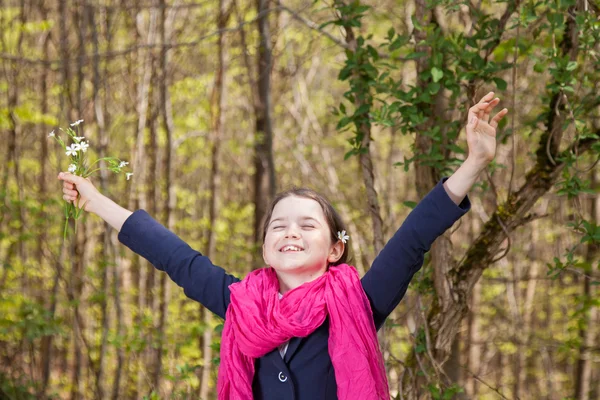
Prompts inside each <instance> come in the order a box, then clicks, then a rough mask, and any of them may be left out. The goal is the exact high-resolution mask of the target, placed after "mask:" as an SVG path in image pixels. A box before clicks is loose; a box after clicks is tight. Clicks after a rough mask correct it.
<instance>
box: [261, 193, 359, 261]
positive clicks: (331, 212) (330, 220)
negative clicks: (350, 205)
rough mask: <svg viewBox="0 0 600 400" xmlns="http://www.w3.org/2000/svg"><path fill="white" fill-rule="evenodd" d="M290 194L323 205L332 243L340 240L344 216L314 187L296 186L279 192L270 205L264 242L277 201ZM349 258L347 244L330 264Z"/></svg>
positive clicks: (264, 224) (343, 226) (264, 229)
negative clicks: (339, 233)
mask: <svg viewBox="0 0 600 400" xmlns="http://www.w3.org/2000/svg"><path fill="white" fill-rule="evenodd" d="M290 196H296V197H304V198H305V199H311V200H314V201H316V202H317V203H319V205H320V206H321V209H322V210H323V214H324V215H325V221H327V226H329V232H330V233H331V235H330V238H331V243H335V242H337V241H338V240H339V238H338V236H337V235H338V232H341V231H345V230H346V225H345V224H344V222H343V221H342V218H340V215H339V214H338V213H337V211H335V208H333V206H332V205H331V203H330V202H329V200H327V198H325V196H323V195H320V194H319V193H317V192H315V191H314V190H312V189H308V188H296V187H294V188H291V189H288V190H286V191H284V192H281V193H279V194H277V196H275V198H274V199H273V201H272V202H271V205H270V206H269V209H268V210H267V214H266V215H265V219H264V222H263V235H262V240H263V244H264V243H265V237H266V236H267V229H268V227H269V222H271V217H272V216H273V209H274V208H275V206H276V205H277V203H279V202H280V201H281V200H283V199H285V198H286V197H290ZM348 259H349V257H348V246H347V245H346V244H345V245H344V252H343V253H342V256H341V257H340V259H339V260H337V261H336V262H333V263H331V264H330V265H340V264H344V263H347V262H348Z"/></svg>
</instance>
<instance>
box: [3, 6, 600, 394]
mask: <svg viewBox="0 0 600 400" xmlns="http://www.w3.org/2000/svg"><path fill="white" fill-rule="evenodd" d="M0 5H1V8H0V66H1V67H0V68H1V74H0V135H1V136H0V137H1V139H2V140H0V157H1V159H2V162H1V163H0V200H1V201H0V205H1V207H2V213H1V214H0V263H1V264H0V360H1V361H0V398H2V399H71V400H76V399H141V398H144V399H192V398H193V399H214V398H215V382H216V372H217V366H218V362H219V358H218V355H219V353H218V349H219V339H220V329H221V327H222V325H221V321H219V320H217V318H215V317H214V316H212V315H211V314H210V313H209V312H207V311H206V310H205V309H204V308H202V307H201V306H200V305H199V304H197V303H194V302H193V301H191V300H189V299H186V298H185V296H184V295H183V293H182V292H181V290H180V289H179V288H178V287H177V286H176V285H175V284H173V283H172V282H171V281H170V280H168V278H167V277H166V275H165V274H163V273H160V272H158V271H155V269H154V268H153V267H152V266H151V265H149V264H148V263H147V262H146V261H145V260H144V259H142V258H140V257H139V256H136V255H135V254H133V253H132V252H131V251H129V250H128V249H127V248H125V247H124V246H123V245H121V244H119V242H118V240H117V238H116V232H115V231H113V230H111V229H110V228H109V227H108V226H107V225H105V224H104V223H102V221H101V220H100V219H99V218H97V217H95V216H88V217H87V218H86V219H85V222H81V221H80V222H79V225H78V230H77V234H76V235H73V233H72V231H71V234H70V236H69V237H68V238H67V240H66V241H64V240H63V235H62V229H63V222H64V216H63V211H62V202H63V201H62V198H61V196H62V191H61V182H60V181H58V180H57V179H56V176H57V174H58V172H59V171H65V170H66V169H67V166H68V159H67V157H66V156H65V155H64V152H63V150H62V149H61V148H60V146H58V145H57V144H56V143H55V142H54V141H53V140H51V139H48V138H47V136H48V134H49V132H50V131H52V130H56V132H59V131H58V130H57V128H58V127H63V128H66V127H67V126H68V125H67V124H69V123H70V122H73V121H75V120H77V119H83V120H84V121H85V122H84V123H82V124H81V125H80V126H79V129H80V131H79V132H80V133H81V135H82V136H85V137H86V138H88V139H89V141H90V152H91V154H94V155H96V156H97V157H101V156H104V155H111V156H117V157H120V158H121V159H123V160H127V161H129V162H130V165H129V167H131V168H130V170H131V171H133V173H134V175H133V176H132V178H131V179H130V180H126V179H125V177H124V176H123V175H114V174H112V173H109V172H103V173H102V174H99V175H97V176H96V177H95V178H93V182H94V183H95V184H96V185H97V187H98V188H99V189H100V190H101V191H102V192H103V193H104V194H106V195H107V196H109V197H111V198H112V199H114V200H115V201H116V202H118V203H119V204H121V205H122V206H124V207H127V208H129V209H131V210H134V209H138V208H144V209H146V210H147V211H148V212H149V213H150V214H151V215H153V216H154V217H155V218H156V219H157V220H159V221H161V222H162V223H163V224H164V225H165V226H167V227H168V228H169V229H171V230H173V231H174V232H176V233H177V234H178V235H179V236H180V237H182V238H183V239H184V240H185V241H187V242H188V243H189V244H190V245H191V246H192V247H193V248H195V249H197V250H199V251H201V252H202V253H203V254H206V255H208V256H209V257H210V258H211V259H212V260H213V261H214V262H215V263H216V264H217V265H221V266H223V267H224V268H226V269H227V270H228V271H229V272H230V273H233V274H235V275H237V276H240V277H242V276H244V275H245V274H247V273H248V272H249V271H250V270H252V269H253V268H257V267H260V266H262V265H261V262H262V258H261V256H260V255H261V253H260V250H259V248H260V244H261V242H260V232H259V230H260V229H259V228H258V226H259V225H258V224H259V222H260V220H261V218H262V216H263V215H264V212H265V208H266V205H267V204H268V202H269V200H270V198H271V197H272V196H273V195H274V193H275V192H276V191H279V190H282V189H285V188H288V187H289V186H291V185H303V186H309V187H311V188H314V189H316V190H317V191H320V192H321V193H323V194H325V195H326V196H328V197H329V198H330V199H331V200H332V201H333V202H334V205H335V206H336V208H337V209H338V210H339V212H340V213H341V215H342V217H343V218H344V219H345V221H346V223H347V224H348V228H349V229H348V230H349V234H350V235H351V240H350V242H349V244H350V246H351V252H352V254H353V264H354V265H356V267H357V268H358V269H359V271H360V272H361V273H364V271H365V270H367V269H368V268H369V265H370V264H371V262H372V261H373V259H374V258H375V256H376V255H377V253H378V252H379V250H380V249H381V248H382V246H383V245H384V244H385V241H386V240H387V238H389V237H391V235H392V234H393V233H394V232H395V230H396V229H397V228H398V227H399V226H400V224H401V223H402V221H403V220H404V218H405V217H406V215H407V214H408V213H409V212H410V210H411V208H412V207H414V205H415V203H416V202H418V200H419V199H420V198H422V197H423V196H424V195H425V194H426V193H427V192H428V191H429V190H430V189H431V188H432V187H433V186H434V185H435V184H436V183H437V182H438V180H439V179H440V178H441V177H442V176H447V175H449V174H450V173H451V172H452V171H453V170H454V169H456V168H457V166H458V165H459V164H460V163H461V160H464V158H465V157H466V154H465V150H466V143H465V141H464V131H463V127H464V123H465V122H466V110H467V108H468V107H470V106H471V105H472V104H473V103H474V102H476V101H478V100H479V98H480V97H481V96H483V95H484V94H485V93H487V92H488V91H490V90H494V91H495V92H496V93H497V95H498V96H499V97H501V99H502V102H501V104H500V107H499V109H500V108H502V107H507V108H509V110H510V114H509V116H508V117H507V118H506V119H505V121H504V122H503V124H502V125H501V126H500V129H499V131H498V142H499V146H498V152H497V157H496V160H495V161H494V162H493V163H492V165H491V166H490V167H489V168H488V170H487V171H486V172H485V173H482V175H481V176H480V179H479V182H478V184H477V185H476V186H475V187H474V188H473V190H472V191H471V193H470V198H471V201H472V210H471V211H470V212H469V213H468V214H467V215H466V216H465V217H464V218H462V220H461V221H460V222H459V223H457V224H456V226H455V227H453V228H452V229H451V230H450V231H448V232H447V233H446V234H445V235H444V236H443V237H441V238H440V239H438V241H437V242H436V244H435V245H434V246H433V248H432V250H431V251H430V253H429V254H428V256H427V258H426V263H425V266H424V267H423V269H422V270H421V271H420V272H419V273H418V274H417V275H416V276H415V278H414V280H413V282H412V283H411V287H410V289H409V292H408V293H407V296H406V297H405V299H404V300H403V301H402V303H401V305H400V306H399V307H398V309H397V310H396V311H395V312H394V314H392V316H391V318H389V320H388V322H387V324H386V326H385V328H384V329H383V330H382V332H381V333H380V340H381V345H382V347H383V349H384V354H385V360H386V366H387V369H388V374H389V379H390V386H391V390H392V396H393V397H394V398H398V399H414V398H432V399H450V398H477V399H497V398H504V399H565V398H570V399H578V400H579V399H598V398H600V329H599V328H598V327H599V322H600V312H599V307H600V303H599V300H598V299H599V296H598V286H597V285H598V283H599V281H600V261H599V260H600V253H599V244H600V228H599V226H598V225H599V224H600V222H599V221H600V199H599V195H598V193H599V189H598V188H599V187H600V184H599V180H600V167H599V166H598V159H599V157H600V119H599V117H600V112H599V111H600V108H599V105H600V92H599V91H598V85H599V82H600V62H599V56H600V53H599V51H600V45H599V41H600V22H599V8H598V7H599V3H598V1H597V0H506V1H495V2H490V1H481V0H464V1H458V0H428V1H424V0H378V1H374V0H368V1H364V2H363V1H359V0H356V1H354V2H349V1H348V0H343V1H342V0H330V1H320V0H319V1H301V0H255V1H247V0H139V1H133V0H131V1H130V0H120V1H119V0H66V1H58V0H54V1H52V0H4V1H1V2H0ZM461 131H462V133H461ZM71 228H73V226H71Z"/></svg>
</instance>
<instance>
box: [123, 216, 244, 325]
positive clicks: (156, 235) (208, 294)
mask: <svg viewBox="0 0 600 400" xmlns="http://www.w3.org/2000/svg"><path fill="white" fill-rule="evenodd" d="M119 241H120V242H121V243H123V244H124V245H125V246H127V247H129V248H130V249H131V250H133V251H134V252H135V253H137V254H139V255H141V256H142V257H144V258H145V259H147V260H148V261H149V262H150V263H151V264H152V265H154V266H155V267H156V268H157V269H159V270H161V271H164V272H166V273H167V274H168V275H169V277H170V278H171V279H172V280H173V281H174V282H175V283H176V284H177V285H179V286H180V287H182V288H183V291H184V293H185V295H186V296H188V297H189V298H191V299H193V300H196V301H199V302H200V303H202V305H203V306H205V307H206V308H208V309H209V310H210V311H212V312H213V313H215V314H217V315H218V316H220V317H221V318H225V311H226V310H227V306H228V305H229V301H230V299H229V297H230V291H229V285H231V284H232V283H235V282H238V281H239V279H238V278H236V277H234V276H232V275H229V274H227V273H226V272H225V270H224V269H223V268H221V267H218V266H216V265H213V263H212V262H211V261H210V260H209V259H208V257H205V256H203V255H202V254H200V252H198V251H196V250H194V249H192V248H191V247H190V246H189V245H188V244H187V243H185V242H184V241H183V240H181V239H180V238H179V237H178V236H177V235H175V234H174V233H173V232H171V231H169V230H168V229H167V228H165V227H164V226H162V225H161V224H160V223H158V222H157V221H156V220H154V219H153V218H152V217H151V216H150V215H148V213H147V212H146V211H144V210H137V211H135V212H134V213H133V214H132V215H130V216H129V218H127V220H126V221H125V223H124V224H123V227H122V228H121V231H120V232H119Z"/></svg>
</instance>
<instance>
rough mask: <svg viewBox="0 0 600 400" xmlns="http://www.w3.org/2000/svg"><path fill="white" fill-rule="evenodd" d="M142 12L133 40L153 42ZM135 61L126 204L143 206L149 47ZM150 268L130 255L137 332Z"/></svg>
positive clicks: (138, 384) (152, 19)
mask: <svg viewBox="0 0 600 400" xmlns="http://www.w3.org/2000/svg"><path fill="white" fill-rule="evenodd" d="M144 15H145V13H143V12H142V10H140V9H139V8H137V9H136V10H135V15H134V18H135V29H136V42H137V43H138V44H139V45H141V46H143V45H146V46H148V45H150V44H154V43H155V42H156V30H157V27H156V25H157V24H156V20H157V10H156V8H151V9H150V13H149V20H148V23H147V32H145V34H146V37H145V38H143V34H144V28H145V25H144ZM136 61H137V62H138V64H137V65H136V67H137V68H139V69H140V71H141V72H140V74H139V76H140V78H139V80H138V81H137V88H136V93H137V99H136V113H137V131H136V140H135V145H136V147H135V151H134V154H133V158H132V162H131V164H132V170H133V172H134V175H133V177H132V178H131V180H130V182H129V205H128V208H129V209H130V210H131V209H134V210H135V209H138V208H141V209H145V208H147V195H146V194H145V193H144V191H143V186H142V185H139V184H138V182H144V181H145V180H146V175H145V171H146V170H147V167H146V158H147V157H146V154H145V136H146V132H145V128H146V125H147V123H148V107H149V97H150V96H149V93H150V79H151V76H152V53H151V49H150V48H147V49H140V50H139V51H138V53H137V57H136ZM149 268H151V267H150V266H149V264H148V262H147V261H146V260H145V259H143V258H142V257H140V256H138V255H134V256H133V261H132V265H131V269H132V271H131V275H132V282H133V286H134V288H133V299H132V300H133V304H134V306H135V307H136V308H137V310H135V311H134V312H133V313H132V314H133V315H132V316H133V319H134V324H136V325H137V326H138V327H139V328H140V335H144V332H143V331H142V329H141V325H142V324H141V321H142V320H141V319H142V314H143V310H144V308H145V307H146V303H147V299H146V298H145V294H146V287H145V286H146V285H145V284H146V274H147V272H148V269H149ZM132 353H133V354H132V356H133V358H134V360H135V362H134V364H133V365H134V366H135V369H136V372H133V371H132V374H131V375H130V376H135V378H134V381H133V382H132V384H133V385H132V386H131V387H129V389H128V391H129V392H128V397H129V398H132V399H137V398H138V397H140V393H141V392H142V387H143V384H144V378H143V375H144V373H145V368H146V366H144V365H143V357H142V355H143V353H142V352H140V351H134V352H132Z"/></svg>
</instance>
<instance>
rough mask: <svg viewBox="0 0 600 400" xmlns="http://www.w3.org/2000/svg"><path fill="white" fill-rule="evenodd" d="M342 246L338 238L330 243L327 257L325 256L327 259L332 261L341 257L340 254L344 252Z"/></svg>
mask: <svg viewBox="0 0 600 400" xmlns="http://www.w3.org/2000/svg"><path fill="white" fill-rule="evenodd" d="M344 246H345V244H344V243H343V242H342V241H341V240H338V241H337V242H335V243H334V244H332V245H331V248H330V249H329V257H327V261H328V262H330V263H334V262H336V261H337V260H339V259H340V258H342V254H344Z"/></svg>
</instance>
